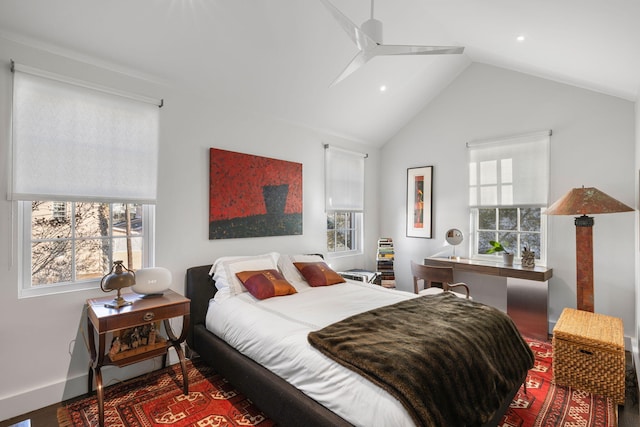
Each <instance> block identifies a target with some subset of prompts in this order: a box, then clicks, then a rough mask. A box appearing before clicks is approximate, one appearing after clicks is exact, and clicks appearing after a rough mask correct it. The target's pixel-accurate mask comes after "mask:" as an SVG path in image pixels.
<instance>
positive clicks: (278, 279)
mask: <svg viewBox="0 0 640 427" xmlns="http://www.w3.org/2000/svg"><path fill="white" fill-rule="evenodd" d="M236 276H238V279H240V281H241V282H242V284H243V285H244V287H245V288H247V290H248V291H249V292H250V293H251V295H253V296H254V297H256V298H258V299H267V298H271V297H277V296H282V295H291V294H295V293H296V292H297V291H296V288H294V287H293V286H292V285H291V283H289V282H287V281H286V280H285V278H284V277H282V274H280V272H279V271H278V270H257V271H241V272H239V273H236Z"/></svg>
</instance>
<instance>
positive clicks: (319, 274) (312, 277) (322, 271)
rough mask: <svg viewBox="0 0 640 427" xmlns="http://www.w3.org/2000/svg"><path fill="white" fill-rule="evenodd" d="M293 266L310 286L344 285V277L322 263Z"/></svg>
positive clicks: (301, 263) (304, 263) (300, 263)
mask: <svg viewBox="0 0 640 427" xmlns="http://www.w3.org/2000/svg"><path fill="white" fill-rule="evenodd" d="M293 265H295V266H296V268H297V269H298V270H299V271H300V274H302V276H303V277H304V279H305V280H306V281H307V283H309V285H311V286H314V287H316V286H329V285H335V284H336V283H344V282H346V280H344V277H342V276H341V275H339V274H338V273H336V272H335V271H333V270H332V269H331V268H329V266H328V265H327V264H326V263H324V262H294V263H293Z"/></svg>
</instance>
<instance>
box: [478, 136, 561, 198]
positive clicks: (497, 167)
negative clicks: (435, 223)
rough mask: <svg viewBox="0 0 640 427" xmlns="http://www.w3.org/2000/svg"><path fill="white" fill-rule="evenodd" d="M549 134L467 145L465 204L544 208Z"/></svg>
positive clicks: (546, 187)
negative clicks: (467, 173) (468, 190)
mask: <svg viewBox="0 0 640 427" xmlns="http://www.w3.org/2000/svg"><path fill="white" fill-rule="evenodd" d="M550 135H551V131H544V132H536V133H531V134H526V135H518V136H514V137H509V138H500V139H487V140H482V141H474V142H469V143H467V146H468V148H469V150H468V151H469V189H470V194H469V205H470V206H471V207H478V206H483V207H489V206H512V205H516V206H528V205H530V206H546V205H547V202H548V191H549V140H550Z"/></svg>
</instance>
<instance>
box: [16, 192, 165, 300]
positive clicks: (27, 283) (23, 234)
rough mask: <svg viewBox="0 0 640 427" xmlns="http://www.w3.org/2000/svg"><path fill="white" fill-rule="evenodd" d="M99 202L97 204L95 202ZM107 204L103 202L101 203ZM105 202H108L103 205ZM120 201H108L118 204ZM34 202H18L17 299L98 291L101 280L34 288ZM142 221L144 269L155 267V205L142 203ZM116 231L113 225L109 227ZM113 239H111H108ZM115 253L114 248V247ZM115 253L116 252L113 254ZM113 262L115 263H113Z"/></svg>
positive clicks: (78, 281) (61, 283)
mask: <svg viewBox="0 0 640 427" xmlns="http://www.w3.org/2000/svg"><path fill="white" fill-rule="evenodd" d="M97 202H99V201H96V203H97ZM100 202H104V201H100ZM104 203H106V202H104ZM118 203H121V202H119V201H113V202H109V204H111V205H113V204H118ZM31 206H32V201H17V220H18V234H19V235H18V239H17V240H18V245H17V246H18V265H19V268H18V298H19V299H20V298H29V297H37V296H44V295H54V294H59V293H66V292H76V291H83V290H89V289H99V288H100V280H101V279H102V278H101V277H100V278H99V279H96V278H94V279H88V280H76V281H73V282H58V283H51V284H41V285H33V284H32V276H31V267H32V264H31V263H32V242H33V239H32V235H31V232H32V229H31V223H32V216H31V213H32V211H31ZM142 220H143V224H145V231H144V233H143V235H142V254H141V264H142V267H150V266H153V265H154V260H155V205H152V204H144V203H143V204H142ZM110 230H113V224H111V226H110ZM109 238H111V237H109ZM69 240H72V241H74V240H81V238H80V237H76V236H71V237H70V238H69ZM112 250H113V248H112ZM112 254H113V253H112ZM112 261H113V260H112Z"/></svg>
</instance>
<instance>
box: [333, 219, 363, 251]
mask: <svg viewBox="0 0 640 427" xmlns="http://www.w3.org/2000/svg"><path fill="white" fill-rule="evenodd" d="M361 215H362V214H361V213H359V212H348V211H337V212H328V213H327V252H329V253H340V252H351V251H357V250H358V249H359V248H358V241H359V238H358V237H359V236H358V230H359V227H358V224H359V223H360V216H361Z"/></svg>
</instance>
